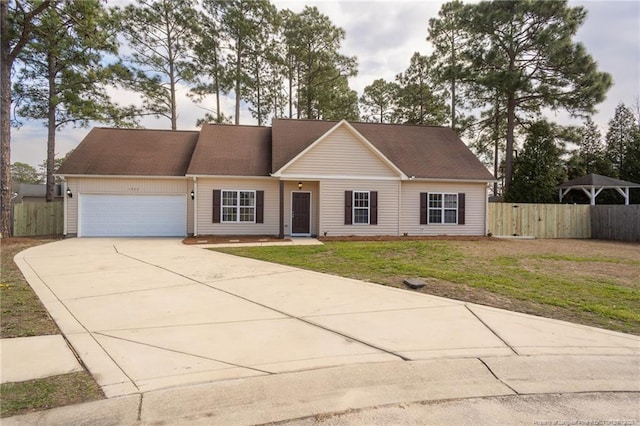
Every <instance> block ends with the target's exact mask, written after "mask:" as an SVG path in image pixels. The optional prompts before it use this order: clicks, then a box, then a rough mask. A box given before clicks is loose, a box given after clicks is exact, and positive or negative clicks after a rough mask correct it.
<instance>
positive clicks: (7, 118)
mask: <svg viewBox="0 0 640 426" xmlns="http://www.w3.org/2000/svg"><path fill="white" fill-rule="evenodd" d="M1 3H2V5H1V6H0V7H2V9H3V10H2V14H3V17H2V18H3V19H2V37H0V38H1V39H2V40H1V41H0V43H2V47H1V48H0V50H1V51H2V56H1V57H0V79H1V82H0V97H1V99H0V121H1V124H0V125H1V126H2V128H1V130H0V140H1V141H0V151H1V153H0V157H1V161H2V164H1V165H0V168H1V169H2V177H1V179H0V180H1V181H2V193H1V195H0V196H1V198H2V205H1V207H0V210H2V214H1V215H0V216H1V217H0V234H1V235H2V238H7V237H10V236H11V194H12V191H11V115H10V114H11V63H10V61H9V58H8V56H9V55H8V54H7V53H8V51H9V40H8V29H7V26H8V25H6V24H7V21H6V20H5V19H4V17H5V13H6V12H5V10H6V8H7V4H6V2H4V1H1Z"/></svg>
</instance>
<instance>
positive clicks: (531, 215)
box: [487, 203, 591, 238]
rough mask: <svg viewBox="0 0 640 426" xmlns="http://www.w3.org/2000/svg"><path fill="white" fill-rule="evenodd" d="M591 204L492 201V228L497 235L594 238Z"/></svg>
mask: <svg viewBox="0 0 640 426" xmlns="http://www.w3.org/2000/svg"><path fill="white" fill-rule="evenodd" d="M590 208H591V206H589V205H585V204H524V203H518V204H508V203H489V211H488V221H487V222H488V229H487V231H488V232H490V233H491V234H493V235H495V236H525V237H535V238H591V217H590Z"/></svg>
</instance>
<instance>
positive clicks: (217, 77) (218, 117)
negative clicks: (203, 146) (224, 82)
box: [213, 48, 222, 124]
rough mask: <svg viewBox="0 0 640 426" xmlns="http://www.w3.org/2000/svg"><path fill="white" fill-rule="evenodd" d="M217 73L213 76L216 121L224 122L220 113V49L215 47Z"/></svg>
mask: <svg viewBox="0 0 640 426" xmlns="http://www.w3.org/2000/svg"><path fill="white" fill-rule="evenodd" d="M214 49H215V50H214V53H213V54H214V61H215V64H216V65H215V68H214V70H215V75H214V76H213V77H214V79H213V87H214V90H215V92H216V123H218V124H220V123H221V122H222V114H221V113H220V71H219V67H218V50H217V48H214Z"/></svg>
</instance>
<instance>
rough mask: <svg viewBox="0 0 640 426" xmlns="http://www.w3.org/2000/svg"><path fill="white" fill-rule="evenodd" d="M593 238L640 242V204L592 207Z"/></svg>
mask: <svg viewBox="0 0 640 426" xmlns="http://www.w3.org/2000/svg"><path fill="white" fill-rule="evenodd" d="M591 237H592V238H598V239H602V240H618V241H640V204H633V205H630V206H592V207H591Z"/></svg>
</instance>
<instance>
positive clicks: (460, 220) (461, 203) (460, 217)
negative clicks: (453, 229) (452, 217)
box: [458, 192, 464, 225]
mask: <svg viewBox="0 0 640 426" xmlns="http://www.w3.org/2000/svg"><path fill="white" fill-rule="evenodd" d="M458 225H464V193H462V192H461V193H459V194H458Z"/></svg>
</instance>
